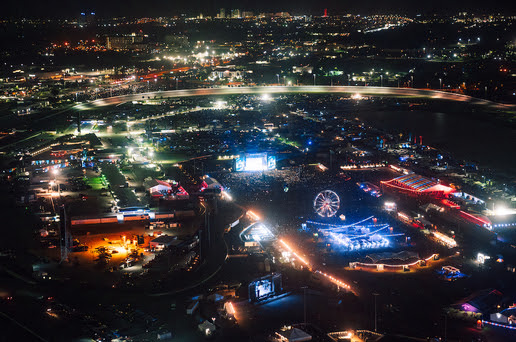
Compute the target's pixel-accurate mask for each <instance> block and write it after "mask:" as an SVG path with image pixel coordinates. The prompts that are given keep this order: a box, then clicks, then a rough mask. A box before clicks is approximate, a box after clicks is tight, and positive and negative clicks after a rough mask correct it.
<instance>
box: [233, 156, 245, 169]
mask: <svg viewBox="0 0 516 342" xmlns="http://www.w3.org/2000/svg"><path fill="white" fill-rule="evenodd" d="M244 169H245V157H238V158H237V159H236V162H235V170H236V171H244Z"/></svg>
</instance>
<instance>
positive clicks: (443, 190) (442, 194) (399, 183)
mask: <svg viewBox="0 0 516 342" xmlns="http://www.w3.org/2000/svg"><path fill="white" fill-rule="evenodd" d="M381 183H382V187H383V191H385V190H388V189H392V190H395V191H397V192H401V193H404V194H406V195H409V196H414V197H419V196H424V197H433V198H446V197H448V195H450V194H451V193H453V192H454V191H455V189H453V188H450V187H448V186H445V185H442V184H439V183H438V182H436V181H434V180H431V179H428V178H425V177H423V176H420V175H417V174H415V173H410V174H408V175H403V176H400V177H397V178H394V179H391V180H390V181H385V182H381Z"/></svg>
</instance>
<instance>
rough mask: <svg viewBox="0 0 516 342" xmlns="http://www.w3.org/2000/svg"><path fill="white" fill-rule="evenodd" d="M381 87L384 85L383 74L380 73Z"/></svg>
mask: <svg viewBox="0 0 516 342" xmlns="http://www.w3.org/2000/svg"><path fill="white" fill-rule="evenodd" d="M380 87H383V75H380Z"/></svg>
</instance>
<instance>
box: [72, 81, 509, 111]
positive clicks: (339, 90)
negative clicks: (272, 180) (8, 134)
mask: <svg viewBox="0 0 516 342" xmlns="http://www.w3.org/2000/svg"><path fill="white" fill-rule="evenodd" d="M287 93H288V94H296V93H310V94H361V95H381V96H388V97H415V98H429V99H441V100H448V101H455V102H466V103H471V104H476V105H482V106H486V107H490V108H492V109H514V108H516V106H515V105H506V104H501V103H496V102H492V101H487V100H483V99H478V98H474V97H471V96H466V95H461V94H455V93H449V92H444V91H437V90H429V89H414V88H392V87H359V86H260V87H231V88H230V87H227V88H202V89H184V90H168V91H153V92H148V93H139V94H131V95H120V96H113V97H109V98H105V99H98V100H95V101H92V102H89V103H83V104H78V105H76V106H75V107H73V108H74V109H75V110H87V109H93V108H98V107H103V106H109V105H119V104H122V103H126V102H131V101H141V100H145V99H149V98H151V99H152V98H155V97H156V98H161V97H162V98H180V97H192V96H217V95H221V96H222V95H240V94H287Z"/></svg>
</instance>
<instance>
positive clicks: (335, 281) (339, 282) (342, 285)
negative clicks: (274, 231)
mask: <svg viewBox="0 0 516 342" xmlns="http://www.w3.org/2000/svg"><path fill="white" fill-rule="evenodd" d="M279 241H280V242H281V244H282V245H283V247H285V248H286V249H287V250H288V251H289V252H290V253H292V254H293V255H294V256H295V257H296V258H297V259H298V260H299V261H301V262H302V263H303V264H304V265H305V266H307V267H308V270H310V271H311V272H313V273H315V274H320V275H322V276H324V277H325V278H326V279H328V280H329V281H330V282H331V283H333V284H335V285H337V286H338V287H339V288H344V289H346V290H348V291H351V292H353V293H355V292H354V291H353V290H351V286H349V285H348V284H346V283H345V282H343V281H342V280H340V279H337V278H335V277H334V276H332V275H331V274H328V273H325V272H322V271H319V270H316V269H314V268H313V267H312V266H311V264H310V263H309V262H308V261H307V260H306V259H305V258H303V257H302V256H300V255H299V254H298V253H296V252H295V251H294V250H293V249H292V247H290V245H289V244H288V243H286V242H285V240H283V239H280V240H279ZM355 295H356V293H355Z"/></svg>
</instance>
